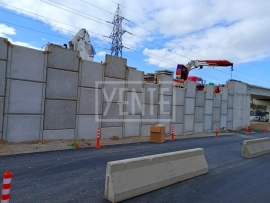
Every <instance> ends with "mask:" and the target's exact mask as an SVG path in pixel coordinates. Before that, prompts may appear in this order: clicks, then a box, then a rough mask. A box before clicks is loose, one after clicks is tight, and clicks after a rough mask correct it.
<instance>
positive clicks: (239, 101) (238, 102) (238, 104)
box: [233, 94, 244, 109]
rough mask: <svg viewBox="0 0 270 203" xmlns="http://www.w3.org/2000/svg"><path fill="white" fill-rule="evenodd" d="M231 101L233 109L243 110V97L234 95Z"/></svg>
mask: <svg viewBox="0 0 270 203" xmlns="http://www.w3.org/2000/svg"><path fill="white" fill-rule="evenodd" d="M233 99H234V100H233V108H234V109H243V102H244V95H240V94H235V95H234V97H233Z"/></svg>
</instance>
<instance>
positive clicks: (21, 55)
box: [7, 46, 46, 82]
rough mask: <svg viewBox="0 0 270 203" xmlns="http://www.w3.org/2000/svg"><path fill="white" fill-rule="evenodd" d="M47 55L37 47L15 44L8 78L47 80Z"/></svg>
mask: <svg viewBox="0 0 270 203" xmlns="http://www.w3.org/2000/svg"><path fill="white" fill-rule="evenodd" d="M45 57H46V55H45V54H44V53H43V52H42V51H40V50H36V49H30V48H26V47H21V46H14V47H13V50H12V61H11V66H10V70H8V73H9V74H8V76H7V77H8V78H12V79H22V80H30V81H37V82H45V74H46V72H45V71H46V67H45Z"/></svg>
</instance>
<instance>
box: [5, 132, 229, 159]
mask: <svg viewBox="0 0 270 203" xmlns="http://www.w3.org/2000/svg"><path fill="white" fill-rule="evenodd" d="M228 134H231V133H227V132H225V131H222V133H219V135H220V136H221V135H228ZM210 136H215V133H194V134H190V135H182V136H175V139H185V138H196V137H210ZM169 139H171V136H170V135H166V140H169ZM136 142H149V137H143V136H136V137H128V138H121V139H119V138H118V137H117V136H114V137H113V138H111V139H102V140H101V147H102V146H108V145H118V144H128V143H136ZM72 143H76V144H77V146H79V147H80V148H86V147H95V140H83V139H82V140H37V141H30V142H20V143H14V142H6V141H3V140H2V139H0V156H2V155H12V154H22V153H33V152H45V151H54V150H65V149H71V148H74V147H72V146H69V145H70V144H72ZM74 149H76V148H74Z"/></svg>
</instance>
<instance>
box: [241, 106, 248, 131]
mask: <svg viewBox="0 0 270 203" xmlns="http://www.w3.org/2000/svg"><path fill="white" fill-rule="evenodd" d="M249 124H250V110H248V109H247V110H245V109H243V110H242V127H245V126H247V125H248V126H249Z"/></svg>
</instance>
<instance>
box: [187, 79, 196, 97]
mask: <svg viewBox="0 0 270 203" xmlns="http://www.w3.org/2000/svg"><path fill="white" fill-rule="evenodd" d="M185 86H186V88H187V89H186V98H187V97H189V98H195V96H196V83H195V82H193V81H189V80H186V81H185Z"/></svg>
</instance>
